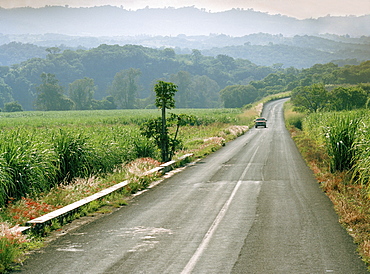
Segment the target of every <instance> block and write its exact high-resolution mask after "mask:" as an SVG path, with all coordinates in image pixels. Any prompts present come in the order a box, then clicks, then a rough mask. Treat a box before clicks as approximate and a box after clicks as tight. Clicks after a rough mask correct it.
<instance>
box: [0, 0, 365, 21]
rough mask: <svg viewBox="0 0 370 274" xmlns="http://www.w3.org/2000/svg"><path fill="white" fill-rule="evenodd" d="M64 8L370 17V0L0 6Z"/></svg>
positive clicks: (110, 0) (72, 0)
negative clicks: (193, 9) (238, 10)
mask: <svg viewBox="0 0 370 274" xmlns="http://www.w3.org/2000/svg"><path fill="white" fill-rule="evenodd" d="M45 5H51V6H55V5H58V6H65V5H69V6H70V7H81V6H82V7H91V6H101V5H112V6H123V7H124V8H125V9H132V10H136V9H142V8H145V7H147V6H148V7H150V8H164V7H175V8H179V7H184V6H187V7H188V6H195V7H197V8H205V9H206V10H207V11H211V12H217V11H223V10H230V9H232V8H244V9H249V8H253V9H254V10H256V11H263V12H268V13H270V14H276V13H280V14H283V15H288V16H293V17H296V18H300V19H303V18H310V17H313V18H317V17H322V16H326V15H328V14H330V15H332V16H335V15H364V14H370V0H0V7H3V8H14V7H26V6H29V7H43V6H45Z"/></svg>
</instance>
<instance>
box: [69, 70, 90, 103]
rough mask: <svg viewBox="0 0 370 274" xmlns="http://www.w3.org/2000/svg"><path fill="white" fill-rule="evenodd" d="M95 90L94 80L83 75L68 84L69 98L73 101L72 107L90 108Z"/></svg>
mask: <svg viewBox="0 0 370 274" xmlns="http://www.w3.org/2000/svg"><path fill="white" fill-rule="evenodd" d="M95 90H96V86H95V84H94V80H93V79H91V78H87V77H85V78H84V79H78V80H76V81H74V82H73V83H71V84H69V92H68V93H69V98H70V99H71V100H72V101H73V102H74V109H76V110H86V109H92V99H93V96H94V93H95Z"/></svg>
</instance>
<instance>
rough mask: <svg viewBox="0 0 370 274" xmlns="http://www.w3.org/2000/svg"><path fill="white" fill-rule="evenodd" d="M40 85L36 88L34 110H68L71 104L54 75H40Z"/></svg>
mask: <svg viewBox="0 0 370 274" xmlns="http://www.w3.org/2000/svg"><path fill="white" fill-rule="evenodd" d="M41 79H42V84H41V85H40V86H38V88H37V92H38V95H37V99H36V108H37V109H38V110H46V111H48V110H70V109H72V107H73V102H72V101H71V100H70V99H68V98H66V97H65V96H64V95H63V93H64V89H63V87H62V86H60V85H59V84H58V82H59V81H58V80H57V79H56V77H55V75H54V74H50V73H42V74H41Z"/></svg>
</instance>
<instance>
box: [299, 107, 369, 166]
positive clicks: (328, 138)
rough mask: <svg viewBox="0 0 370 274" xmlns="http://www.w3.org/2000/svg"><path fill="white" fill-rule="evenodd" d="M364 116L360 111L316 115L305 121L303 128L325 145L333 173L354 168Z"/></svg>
mask: <svg viewBox="0 0 370 274" xmlns="http://www.w3.org/2000/svg"><path fill="white" fill-rule="evenodd" d="M362 116H363V114H362V112H359V111H357V112H339V113H338V112H336V113H335V112H333V113H315V114H311V115H309V116H308V117H307V118H306V119H305V120H304V123H303V127H304V129H305V130H306V131H307V132H309V134H310V136H311V137H312V138H313V139H316V140H318V141H320V142H323V143H324V144H325V146H326V149H327V152H328V155H329V157H330V159H331V161H330V170H331V171H332V172H335V171H345V170H350V169H351V168H352V167H353V165H354V161H355V158H354V157H355V155H356V147H355V144H356V142H357V140H358V137H359V132H360V131H359V129H360V128H361V127H362V122H361V121H362Z"/></svg>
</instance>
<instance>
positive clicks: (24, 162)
mask: <svg viewBox="0 0 370 274" xmlns="http://www.w3.org/2000/svg"><path fill="white" fill-rule="evenodd" d="M36 134H37V133H36V131H28V132H26V131H20V130H15V131H14V130H12V131H6V132H2V134H1V135H2V136H1V139H2V140H6V141H5V142H1V143H0V177H1V186H0V187H1V190H2V191H1V194H0V204H1V205H3V204H4V203H5V202H6V201H7V200H8V199H9V198H10V197H14V198H20V197H22V196H24V195H26V194H30V193H38V192H42V191H46V190H48V189H50V187H51V186H52V184H53V180H54V179H55V172H56V170H55V168H54V166H53V164H52V162H53V159H54V158H53V153H52V151H51V150H50V149H49V148H48V146H46V145H45V144H43V143H37V142H35V140H36Z"/></svg>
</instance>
